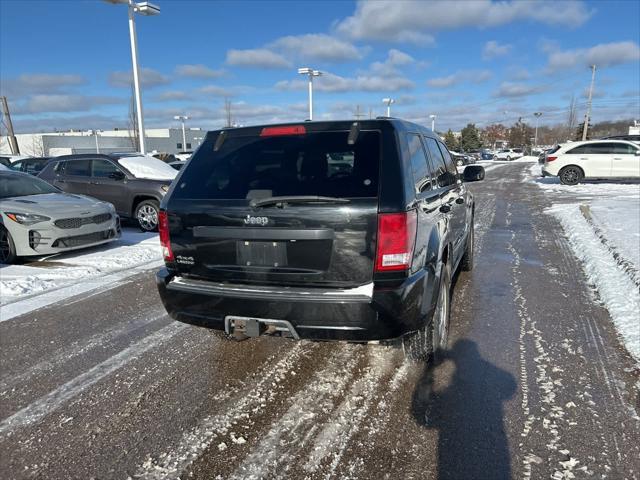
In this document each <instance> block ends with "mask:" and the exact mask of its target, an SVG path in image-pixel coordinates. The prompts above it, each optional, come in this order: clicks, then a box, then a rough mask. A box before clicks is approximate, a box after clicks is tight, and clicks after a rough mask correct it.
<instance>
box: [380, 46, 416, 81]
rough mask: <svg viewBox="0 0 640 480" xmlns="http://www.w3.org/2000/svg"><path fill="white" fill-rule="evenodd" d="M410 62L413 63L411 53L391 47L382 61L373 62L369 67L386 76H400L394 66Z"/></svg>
mask: <svg viewBox="0 0 640 480" xmlns="http://www.w3.org/2000/svg"><path fill="white" fill-rule="evenodd" d="M412 63H415V59H414V58H413V57H412V56H411V55H409V54H407V53H404V52H401V51H400V50H396V49H395V48H392V49H391V50H389V53H388V54H387V58H386V60H385V61H384V62H373V63H372V64H371V66H370V67H369V69H370V71H371V72H372V73H374V74H377V75H382V76H388V77H391V76H400V72H399V71H398V69H397V68H396V67H399V66H406V65H410V64H412Z"/></svg>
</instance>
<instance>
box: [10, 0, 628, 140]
mask: <svg viewBox="0 0 640 480" xmlns="http://www.w3.org/2000/svg"><path fill="white" fill-rule="evenodd" d="M154 3H156V4H157V5H158V6H160V7H161V9H162V12H161V14H160V15H159V16H154V17H143V16H137V17H136V26H137V32H138V41H139V56H140V65H141V67H142V68H143V69H144V72H143V101H144V109H145V120H146V124H147V127H154V126H155V127H166V126H175V125H176V122H175V121H174V120H173V116H174V115H178V114H185V115H189V116H190V117H192V118H191V120H189V125H191V126H198V127H202V128H209V129H211V128H218V127H220V126H222V125H223V124H224V107H223V106H224V101H225V97H226V98H228V99H229V100H230V102H231V105H232V115H233V119H234V121H235V122H237V123H240V124H245V125H250V124H259V123H271V122H278V121H296V120H303V119H305V118H306V117H307V92H306V82H305V79H304V78H303V77H301V76H300V75H298V74H297V72H296V69H297V67H300V66H311V67H314V68H316V69H319V70H321V71H322V72H324V75H323V76H322V77H320V78H319V79H317V80H316V83H315V90H314V93H315V95H314V97H315V102H314V104H315V119H342V118H353V116H354V114H355V112H356V108H357V106H359V108H360V111H361V112H362V113H364V114H366V115H367V116H368V113H369V111H370V109H371V111H372V113H373V115H382V114H384V112H385V107H384V105H383V104H382V98H384V97H392V98H394V99H395V100H396V104H395V105H394V106H393V110H392V114H393V115H394V116H398V117H402V118H407V119H410V120H413V121H417V122H419V123H423V124H430V120H429V118H428V117H429V115H430V114H435V115H437V120H436V127H437V129H438V130H443V129H447V128H452V129H454V130H459V129H460V128H461V127H462V126H464V125H465V124H467V123H469V122H473V123H477V124H478V125H479V126H485V125H487V124H489V123H494V122H503V123H508V124H511V123H513V122H514V121H515V120H517V119H518V118H519V117H523V118H524V119H525V120H528V121H531V122H532V119H533V115H532V114H533V112H535V111H541V112H543V116H542V118H541V124H545V123H549V124H554V123H560V122H564V121H565V119H566V117H567V111H568V107H569V102H570V99H571V96H572V95H575V98H576V102H577V103H578V117H582V116H583V115H584V109H585V103H586V98H585V95H586V89H587V87H588V85H589V81H590V70H589V68H588V65H589V64H590V63H596V64H597V65H598V70H597V74H596V88H595V96H594V111H593V115H592V119H593V120H592V121H593V122H596V123H597V122H598V121H602V120H610V119H622V118H640V87H639V86H640V47H639V46H638V42H639V41H640V20H639V19H640V2H637V1H606V2H605V1H603V2H588V1H586V2H583V1H555V2H553V1H551V2H549V1H517V2H508V1H507V2H502V1H501V2H492V1H490V0H472V1H466V2H463V1H459V2H439V1H432V2H426V1H421V2H404V1H395V2H387V1H382V0H377V1H374V2H351V1H326V0H323V1H294V0H290V1H281V2H276V1H251V2H244V1H211V2H209V1H204V0H200V1H189V0H183V1H178V0H155V2H154ZM130 70H131V54H130V49H129V34H128V25H127V11H126V7H125V6H123V5H111V4H109V3H106V2H104V1H98V0H95V1H93V0H84V1H66V0H56V1H54V0H50V1H30V0H20V1H17V0H0V90H1V91H2V95H6V96H7V97H8V99H9V104H10V107H11V109H12V112H13V115H12V117H13V122H14V126H15V128H16V131H18V132H29V131H35V130H40V131H42V130H53V129H55V128H57V129H59V130H63V129H67V128H76V129H94V128H101V129H107V128H113V127H121V128H122V127H126V125H127V115H128V109H129V101H130V95H131V88H130V82H129V75H130Z"/></svg>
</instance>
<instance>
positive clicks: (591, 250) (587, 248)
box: [546, 199, 640, 363]
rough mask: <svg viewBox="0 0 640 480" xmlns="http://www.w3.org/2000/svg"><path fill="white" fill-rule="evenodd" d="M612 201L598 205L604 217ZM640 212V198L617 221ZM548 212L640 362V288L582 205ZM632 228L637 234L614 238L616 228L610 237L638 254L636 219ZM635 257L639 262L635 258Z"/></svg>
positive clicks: (555, 208) (564, 205) (568, 205)
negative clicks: (565, 236)
mask: <svg viewBox="0 0 640 480" xmlns="http://www.w3.org/2000/svg"><path fill="white" fill-rule="evenodd" d="M610 202H611V201H609V202H602V203H600V204H596V205H595V206H596V212H600V214H601V215H602V212H606V211H607V209H608V208H610V207H611V208H612V204H611V203H610ZM614 203H615V202H614ZM627 203H628V202H627ZM639 211H640V199H638V201H637V202H636V203H635V206H632V208H629V209H628V210H627V214H628V215H623V217H620V216H618V218H625V219H626V218H630V217H631V216H632V215H633V214H635V215H636V217H637V215H638V212H639ZM546 212H548V213H551V214H553V215H554V216H555V217H557V218H558V219H559V220H560V222H561V224H562V226H563V228H564V230H565V232H566V234H567V237H568V239H569V244H570V245H571V248H572V250H573V252H574V254H575V255H576V257H578V259H580V260H581V261H582V263H583V267H584V270H585V273H586V274H587V278H588V279H589V282H591V283H592V284H593V285H594V286H595V287H596V289H597V290H598V293H599V295H600V298H601V299H602V301H603V303H604V304H605V306H606V308H607V310H609V313H610V315H611V317H612V319H613V322H614V324H615V326H616V329H617V331H618V333H619V334H620V336H621V338H622V340H623V342H624V344H625V346H626V348H627V350H628V351H629V353H631V355H633V357H634V358H635V359H636V361H637V362H639V363H640V322H639V321H638V312H640V292H639V291H638V287H637V286H636V285H635V283H634V282H633V281H632V279H631V278H630V277H629V275H628V274H627V273H625V271H623V270H622V269H621V268H620V267H619V265H618V263H617V262H616V260H615V259H614V258H613V256H612V254H611V252H610V250H609V249H608V248H607V247H606V246H605V245H604V244H603V243H602V241H601V240H600V239H599V238H598V236H597V235H596V233H595V232H594V230H593V227H592V226H591V225H589V223H588V222H587V220H586V219H585V217H584V216H583V214H582V212H581V211H580V206H579V205H576V204H560V205H554V206H553V207H551V208H549V209H547V210H546ZM619 214H620V212H619V211H618V215H619ZM612 223H613V222H612V220H610V221H609V222H608V225H609V226H610V227H611V228H612V227H613V225H615V224H613V225H612ZM633 225H635V231H634V232H632V234H631V235H617V236H615V233H616V232H615V231H614V230H613V229H612V230H610V234H611V235H612V237H611V238H612V241H613V242H617V244H618V245H625V246H626V247H631V249H633V248H634V245H635V252H637V250H638V248H640V245H639V244H638V240H637V239H638V238H640V232H639V231H638V221H637V218H636V220H635V223H633ZM617 233H618V234H619V233H626V232H617ZM627 237H628V238H627ZM634 239H635V240H634ZM634 241H635V244H634V243H633V242H634ZM626 247H625V248H626ZM625 251H626V250H625ZM633 258H636V259H637V257H635V256H634V257H633ZM636 265H637V264H636Z"/></svg>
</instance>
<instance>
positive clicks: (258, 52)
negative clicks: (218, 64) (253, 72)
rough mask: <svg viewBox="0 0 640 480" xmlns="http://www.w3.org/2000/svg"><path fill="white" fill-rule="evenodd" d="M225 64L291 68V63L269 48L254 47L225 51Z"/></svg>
mask: <svg viewBox="0 0 640 480" xmlns="http://www.w3.org/2000/svg"><path fill="white" fill-rule="evenodd" d="M227 64H228V65H233V66H235V67H249V68H292V66H293V65H292V63H291V62H290V61H289V60H287V59H286V58H284V57H283V56H282V55H279V54H277V53H275V52H272V51H271V50H267V49H266V48H256V49H250V50H233V49H232V50H229V51H227Z"/></svg>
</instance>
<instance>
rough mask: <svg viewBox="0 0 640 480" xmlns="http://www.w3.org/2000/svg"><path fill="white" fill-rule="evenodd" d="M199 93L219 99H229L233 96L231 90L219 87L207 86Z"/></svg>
mask: <svg viewBox="0 0 640 480" xmlns="http://www.w3.org/2000/svg"><path fill="white" fill-rule="evenodd" d="M198 92H199V93H203V94H205V95H216V96H219V97H228V96H231V95H232V92H231V90H230V89H228V88H224V87H219V86H218V85H206V86H204V87H202V88H199V89H198Z"/></svg>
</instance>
